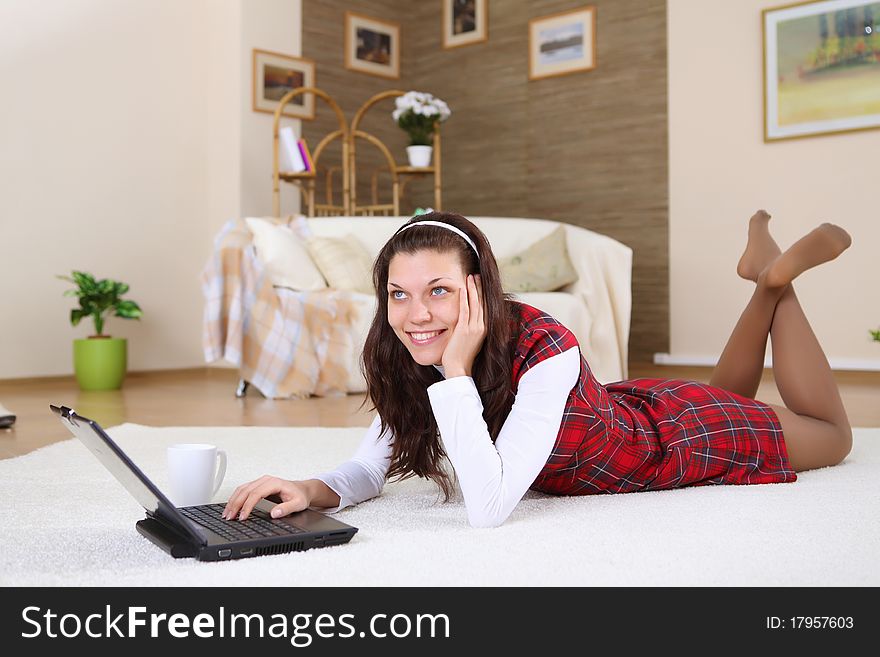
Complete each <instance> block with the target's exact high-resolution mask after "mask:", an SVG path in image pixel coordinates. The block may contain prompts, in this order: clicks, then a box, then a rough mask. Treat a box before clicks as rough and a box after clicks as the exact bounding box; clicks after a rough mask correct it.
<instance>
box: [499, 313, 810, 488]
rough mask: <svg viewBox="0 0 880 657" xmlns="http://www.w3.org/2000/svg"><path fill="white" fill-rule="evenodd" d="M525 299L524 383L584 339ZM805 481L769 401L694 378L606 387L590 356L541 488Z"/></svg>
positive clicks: (516, 368)
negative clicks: (794, 465) (546, 362)
mask: <svg viewBox="0 0 880 657" xmlns="http://www.w3.org/2000/svg"><path fill="white" fill-rule="evenodd" d="M520 305H521V306H522V332H521V333H520V335H519V338H518V343H517V346H516V352H515V356H514V363H513V384H514V389H516V388H517V383H518V381H519V379H520V377H521V376H522V375H523V374H525V373H526V372H527V371H528V369H529V368H530V367H533V366H534V365H536V364H537V363H540V362H541V361H542V360H544V359H546V358H550V357H551V356H555V355H557V354H560V353H562V352H563V351H566V350H567V349H570V348H571V347H579V345H578V342H577V339H576V338H575V337H574V335H573V334H572V333H571V332H570V331H569V330H568V329H567V328H565V327H564V326H562V325H561V324H560V323H559V322H557V321H556V320H554V319H553V318H552V317H550V316H549V315H547V314H546V313H544V312H542V311H540V310H537V309H536V308H533V307H531V306H529V305H526V304H520ZM796 479H797V475H796V474H795V471H794V470H793V469H792V468H791V465H790V464H789V462H788V453H787V451H786V447H785V441H784V440H783V436H782V427H781V425H780V424H779V419H778V418H777V416H776V413H775V412H774V411H773V409H772V408H770V407H769V406H768V405H767V404H764V403H762V402H759V401H756V400H754V399H748V398H746V397H742V396H740V395H737V394H734V393H732V392H727V391H726V390H722V389H720V388H715V387H712V386H709V385H705V384H702V383H695V382H692V381H680V380H669V379H634V380H630V381H619V382H616V383H610V384H607V385H601V384H600V383H599V382H598V381H596V379H595V378H594V377H593V375H592V373H591V372H590V368H589V366H588V365H587V362H586V360H585V359H584V357H583V355H581V373H580V378H579V379H578V382H577V384H576V385H575V386H574V388H572V390H571V392H570V393H569V396H568V402H567V404H566V407H565V412H564V414H563V416H562V425H561V426H560V429H559V434H558V435H557V437H556V444H555V445H554V447H553V451H552V452H551V453H550V458H549V459H548V460H547V463H546V465H545V466H544V468H543V470H541V473H540V474H539V475H538V477H537V478H536V479H535V481H534V483H533V484H532V485H531V488H532V489H533V490H537V491H541V492H544V493H551V494H555V495H591V494H595V493H629V492H633V491H641V490H660V489H665V488H680V487H682V486H703V485H707V484H768V483H781V482H791V481H795V480H796Z"/></svg>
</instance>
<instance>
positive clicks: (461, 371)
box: [442, 275, 486, 379]
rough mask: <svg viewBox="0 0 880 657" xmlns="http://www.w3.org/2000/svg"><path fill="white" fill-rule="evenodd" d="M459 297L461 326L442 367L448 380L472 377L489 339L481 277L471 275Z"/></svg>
mask: <svg viewBox="0 0 880 657" xmlns="http://www.w3.org/2000/svg"><path fill="white" fill-rule="evenodd" d="M458 295H459V299H458V301H459V304H458V323H457V324H456V325H455V329H454V330H453V331H452V336H451V337H450V338H449V343H448V344H447V345H446V349H445V350H444V352H443V363H442V364H443V370H444V371H445V373H446V378H447V379H449V378H452V377H454V376H471V368H472V367H473V364H474V359H475V358H476V357H477V354H478V353H480V348H481V347H482V346H483V340H485V338H486V324H485V322H484V319H483V295H482V290H481V286H480V277H479V275H476V276H474V275H468V277H467V279H466V280H465V287H464V288H462V289H461V290H459V293H458Z"/></svg>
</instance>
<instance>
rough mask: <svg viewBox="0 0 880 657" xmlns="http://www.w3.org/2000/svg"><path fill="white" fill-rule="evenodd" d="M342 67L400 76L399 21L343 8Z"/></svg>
mask: <svg viewBox="0 0 880 657" xmlns="http://www.w3.org/2000/svg"><path fill="white" fill-rule="evenodd" d="M345 68H347V69H349V70H352V71H359V72H360V73H369V74H370V75H378V76H379V77H383V78H392V79H395V80H396V79H398V78H399V77H400V24H399V23H394V22H392V21H384V20H380V19H378V18H370V17H369V16H363V15H361V14H356V13H354V12H351V11H347V12H345Z"/></svg>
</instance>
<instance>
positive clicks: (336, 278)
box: [306, 235, 373, 294]
mask: <svg viewBox="0 0 880 657" xmlns="http://www.w3.org/2000/svg"><path fill="white" fill-rule="evenodd" d="M306 246H307V247H308V250H309V254H310V255H311V256H312V259H313V260H314V261H315V264H316V265H317V266H318V269H319V270H320V271H321V274H323V276H324V278H326V279H327V283H329V284H330V287H332V288H335V289H337V290H353V291H355V292H363V293H365V294H371V293H372V292H373V261H372V258H371V257H370V254H369V252H367V249H366V248H365V247H364V245H363V244H361V243H360V242H359V241H358V240H357V238H355V237H353V236H352V235H347V236H346V237H344V238H340V237H320V236H317V235H316V236H313V237H310V238H309V239H308V240H307V241H306Z"/></svg>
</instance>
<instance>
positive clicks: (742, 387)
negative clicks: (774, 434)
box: [709, 210, 784, 399]
mask: <svg viewBox="0 0 880 657" xmlns="http://www.w3.org/2000/svg"><path fill="white" fill-rule="evenodd" d="M769 221H770V215H769V214H767V213H766V212H764V210H758V211H757V212H756V213H755V214H754V215H752V218H751V219H750V220H749V239H748V243H747V244H746V250H745V252H744V253H743V255H742V257H741V258H740V261H739V264H738V265H737V268H736V271H737V273H738V274H739V275H740V276H741V277H742V278H745V279H747V280H750V281H754V282H755V283H757V281H758V276H759V275H760V273H761V272H762V271H763V270H764V269H766V268H767V267H768V266H769V265H770V264H771V263H773V262H774V261H775V260H776V258H778V257H779V255H780V254H781V253H782V251H781V250H780V248H779V245H778V244H776V241H775V240H774V239H773V237H772V236H771V235H770V230H769V228H768V226H767V224H768V222H769ZM783 291H784V290H782V289H771V288H768V287H766V286H758V287H756V288H755V292H754V294H752V298H751V300H750V301H749V303H748V305H747V306H746V309H745V310H744V311H743V313H742V315H741V316H740V318H739V321H738V322H737V324H736V326H735V327H734V329H733V332H732V333H731V334H730V338H729V339H728V340H727V344H726V345H725V347H724V351H723V352H722V353H721V358H719V359H718V364H717V365H716V366H715V369H714V370H713V371H712V377H711V379H710V380H709V384H710V385H713V386H715V387H717V388H723V389H724V390H729V391H730V392H734V393H736V394H738V395H742V396H743V397H749V398H750V399H753V398H754V397H755V393H756V392H757V391H758V385H759V384H760V383H761V375H762V374H763V371H764V353H765V352H766V350H767V338H768V336H769V335H770V326H771V325H772V323H773V313H774V311H775V309H776V302H777V301H778V300H779V298H780V297H781V296H782V293H783Z"/></svg>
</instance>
